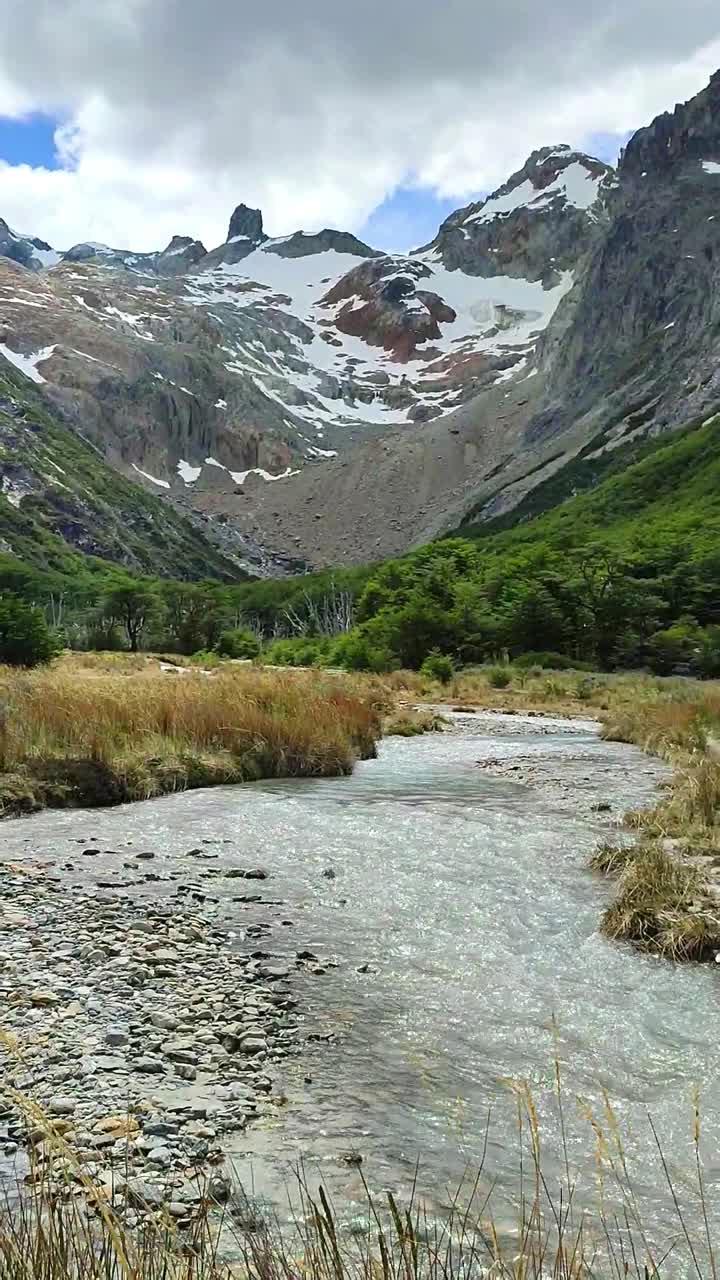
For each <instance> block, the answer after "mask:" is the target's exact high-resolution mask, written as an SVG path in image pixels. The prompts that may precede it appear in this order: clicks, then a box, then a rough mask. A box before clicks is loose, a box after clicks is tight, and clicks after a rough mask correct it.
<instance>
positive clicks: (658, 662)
mask: <svg viewBox="0 0 720 1280" xmlns="http://www.w3.org/2000/svg"><path fill="white" fill-rule="evenodd" d="M700 641H701V631H700V628H699V627H698V624H697V622H696V621H695V619H694V618H685V619H682V620H681V621H679V622H676V623H675V624H674V626H672V627H666V628H665V630H664V631H655V632H653V634H652V635H651V636H650V638H649V639H648V642H647V660H648V666H649V667H650V670H651V671H652V672H653V673H654V674H655V675H658V676H666V675H670V673H671V672H672V670H673V668H674V667H676V666H679V665H682V664H685V663H687V664H688V665H692V664H693V661H694V659H695V655H696V653H697V652H698V650H699V647H700Z"/></svg>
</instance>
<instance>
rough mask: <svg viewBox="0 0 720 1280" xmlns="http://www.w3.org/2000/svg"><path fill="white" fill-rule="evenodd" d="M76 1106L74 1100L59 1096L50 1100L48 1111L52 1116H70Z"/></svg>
mask: <svg viewBox="0 0 720 1280" xmlns="http://www.w3.org/2000/svg"><path fill="white" fill-rule="evenodd" d="M76 1106H77V1103H76V1101H75V1099H74V1098H67V1097H63V1096H59V1097H57V1098H51V1099H50V1101H49V1103H48V1110H49V1111H50V1113H51V1115H54V1116H71V1115H72V1114H73V1112H74V1110H75V1107H76Z"/></svg>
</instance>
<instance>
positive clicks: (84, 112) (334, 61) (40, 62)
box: [0, 0, 720, 249]
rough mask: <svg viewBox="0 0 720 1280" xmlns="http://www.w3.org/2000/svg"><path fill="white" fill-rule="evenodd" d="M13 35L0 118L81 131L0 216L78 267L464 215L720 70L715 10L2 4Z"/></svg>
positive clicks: (21, 183) (2, 66)
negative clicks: (376, 218) (532, 169)
mask: <svg viewBox="0 0 720 1280" xmlns="http://www.w3.org/2000/svg"><path fill="white" fill-rule="evenodd" d="M0 23H1V24H2V29H3V30H5V31H16V32H21V33H22V38H21V39H20V38H18V39H16V40H12V41H6V42H5V44H4V47H3V49H2V50H0V114H6V115H8V114H14V115H19V114H21V113H23V112H27V111H29V110H42V111H45V112H54V113H56V114H57V115H58V116H61V117H62V118H63V119H65V120H66V121H67V123H66V124H65V125H64V126H63V127H62V129H61V130H59V132H58V135H57V143H58V149H59V152H60V155H61V157H62V163H63V165H64V168H63V169H61V170H59V171H48V170H44V169H32V168H30V167H28V166H24V165H20V166H8V165H0V214H1V215H2V216H3V217H5V218H6V219H7V221H8V222H10V224H11V225H17V226H20V227H22V228H23V229H32V230H33V231H34V232H36V234H39V235H42V236H44V237H45V238H46V239H48V240H50V241H51V242H52V243H53V244H55V245H58V246H60V247H64V246H67V245H69V244H70V243H73V242H76V241H78V240H81V239H92V240H102V241H106V242H108V243H111V244H114V245H117V246H122V247H125V246H132V247H133V248H137V249H149V248H154V247H157V246H158V245H160V244H162V243H165V242H167V241H168V240H169V239H170V236H171V235H173V234H175V233H180V234H192V235H196V236H199V237H200V238H201V239H203V240H204V241H205V243H206V245H207V246H208V247H211V246H212V245H214V244H216V243H218V242H219V241H221V240H223V239H224V238H225V233H226V227H227V219H228V216H229V214H230V212H231V210H232V208H233V207H234V205H235V204H237V203H238V202H239V201H240V200H245V201H246V202H247V203H249V204H257V205H260V206H261V207H262V208H263V210H264V212H265V219H266V225H267V226H268V228H269V230H270V231H271V232H274V233H276V234H280V233H282V232H286V231H290V230H293V229H294V228H296V227H297V226H305V227H317V226H321V225H335V226H345V227H350V228H353V229H356V228H358V227H359V226H360V225H361V224H362V222H363V221H364V219H365V218H366V216H367V215H368V213H369V212H370V211H371V210H372V209H373V208H374V207H375V206H376V205H377V204H378V203H379V202H380V201H381V200H382V199H383V197H384V196H385V195H386V194H387V193H388V191H390V190H392V188H393V187H394V186H396V185H397V184H398V183H400V182H403V181H407V180H408V177H410V178H411V179H412V180H413V181H416V182H417V183H418V184H424V185H426V186H429V187H432V188H434V189H435V190H436V191H438V192H439V193H440V194H441V195H452V196H457V197H458V199H459V200H460V199H461V198H462V196H463V195H466V194H468V193H470V192H474V191H477V190H480V189H488V188H491V187H493V186H496V185H498V183H499V182H501V181H503V180H504V178H505V177H506V176H507V175H508V174H509V173H510V172H511V171H512V170H513V169H515V168H517V167H518V166H519V165H520V164H522V162H523V161H524V159H525V158H526V156H527V154H528V153H529V151H530V150H531V149H532V148H533V147H535V146H539V145H542V144H543V143H547V142H557V141H564V142H569V143H571V144H576V145H581V144H582V142H583V140H584V139H586V138H587V137H588V136H589V135H590V134H592V133H594V132H600V131H602V132H608V133H622V132H624V131H625V130H627V129H630V128H634V127H636V126H638V125H640V124H642V123H645V122H646V121H648V120H649V119H650V118H651V117H652V116H653V115H654V114H656V113H657V112H658V111H660V110H664V109H667V108H668V107H670V108H671V107H672V106H673V105H674V103H675V101H676V100H682V99H684V98H687V97H689V96H691V95H692V94H693V93H695V92H697V91H698V89H700V88H701V87H702V86H703V84H704V83H705V82H706V81H707V78H708V75H709V74H710V72H711V71H713V70H714V69H715V68H716V66H717V65H718V64H720V16H718V13H717V5H716V3H715V0H712V2H710V0H686V3H685V4H684V5H683V6H678V5H677V3H676V0H633V3H632V4H630V5H629V4H627V3H626V0H605V3H604V4H603V5H602V6H599V5H598V4H597V3H595V0H547V3H546V4H545V5H543V6H538V5H537V3H536V0H514V3H513V4H507V2H506V0H485V2H484V3H482V4H479V3H478V0H444V3H443V4H441V5H433V6H430V5H428V6H421V5H418V4H417V0H389V2H388V0H362V3H361V4H358V3H357V0H312V4H310V5H298V4H297V0H276V3H275V4H274V5H273V6H269V5H266V6H263V5H257V4H256V3H255V0H253V2H252V3H249V2H248V0H207V3H206V4H205V5H202V6H201V5H198V4H197V3H195V0H102V3H101V4H98V3H97V0H64V3H62V4H58V3H57V0H0Z"/></svg>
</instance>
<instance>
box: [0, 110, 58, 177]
mask: <svg viewBox="0 0 720 1280" xmlns="http://www.w3.org/2000/svg"><path fill="white" fill-rule="evenodd" d="M57 127H58V121H57V120H55V119H53V117H51V116H43V115H32V116H26V117H25V118H24V119H22V120H11V119H8V118H7V117H6V116H0V160H5V161H6V162H7V163H8V164H29V165H32V167H33V168H44V169H58V168H59V167H60V166H59V164H58V158H57V154H56V152H55V130H56V129H57Z"/></svg>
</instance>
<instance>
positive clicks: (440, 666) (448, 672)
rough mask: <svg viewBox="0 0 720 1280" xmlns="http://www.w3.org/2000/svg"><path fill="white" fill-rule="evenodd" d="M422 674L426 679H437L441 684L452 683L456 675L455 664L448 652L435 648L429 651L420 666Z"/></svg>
mask: <svg viewBox="0 0 720 1280" xmlns="http://www.w3.org/2000/svg"><path fill="white" fill-rule="evenodd" d="M420 674H421V675H422V676H424V677H425V679H426V680H437V681H438V682H439V684H450V681H451V680H452V678H453V676H454V675H455V664H454V663H453V660H452V658H450V657H448V655H447V654H446V653H440V652H439V650H437V649H434V650H433V652H432V653H429V654H428V656H427V658H426V659H425V661H424V662H423V664H422V666H421V668H420Z"/></svg>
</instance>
